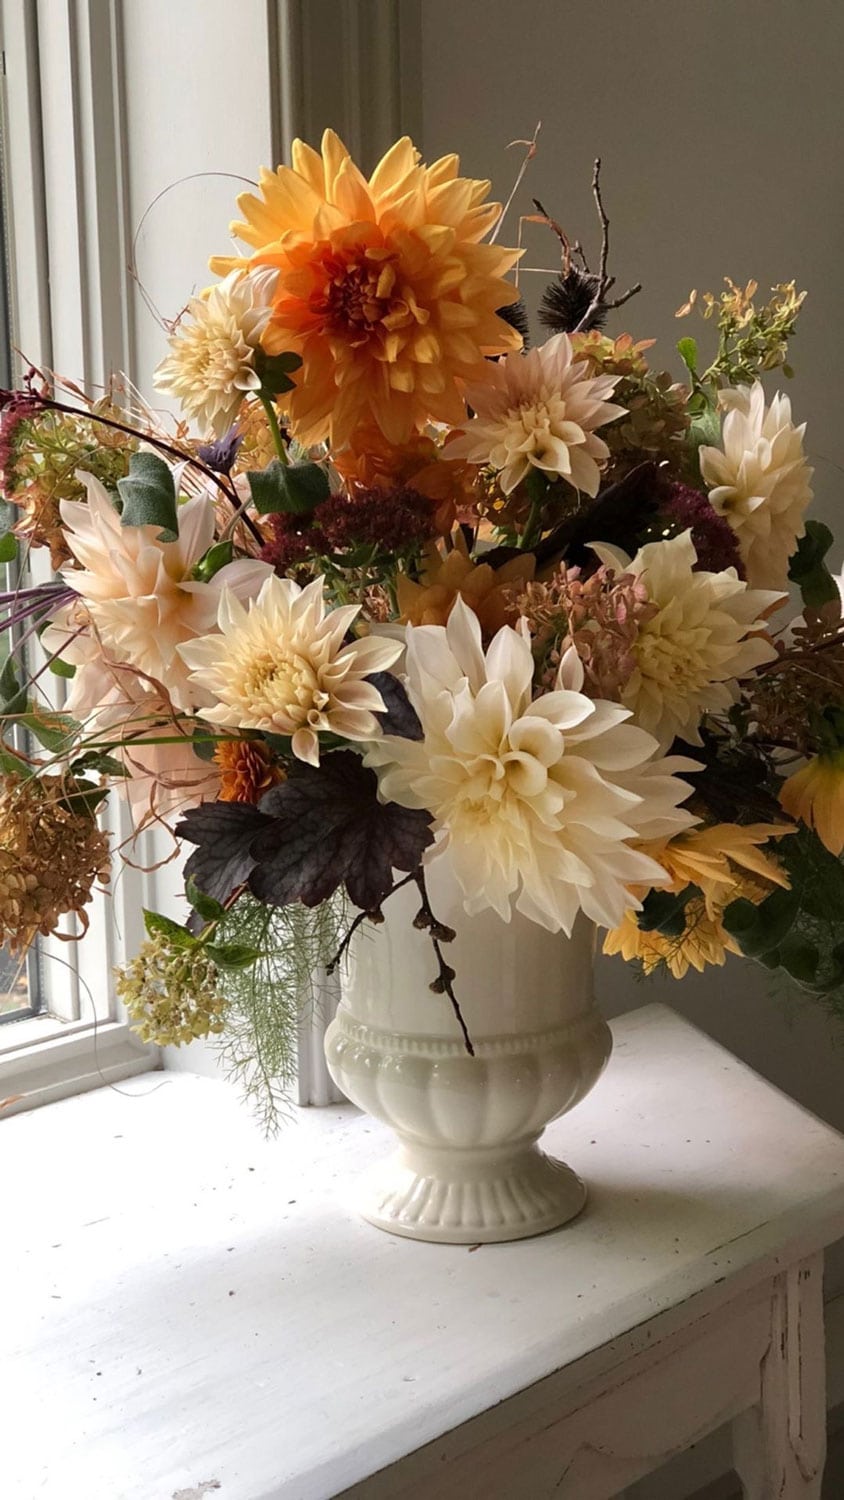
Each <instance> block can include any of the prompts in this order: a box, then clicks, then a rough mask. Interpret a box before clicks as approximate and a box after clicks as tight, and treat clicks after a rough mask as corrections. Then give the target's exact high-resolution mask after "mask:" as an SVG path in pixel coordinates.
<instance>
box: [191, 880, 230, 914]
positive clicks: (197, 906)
mask: <svg viewBox="0 0 844 1500" xmlns="http://www.w3.org/2000/svg"><path fill="white" fill-rule="evenodd" d="M185 896H186V897H187V900H188V902H189V904H190V905H191V906H192V907H193V910H194V911H195V912H196V914H197V916H198V917H201V918H202V920H203V922H216V921H217V920H218V919H219V918H220V917H222V916H223V914H224V912H225V907H224V906H223V905H222V903H221V902H220V901H215V900H214V897H213V896H209V895H208V894H207V893H206V892H205V891H202V890H200V888H199V886H198V885H197V883H196V881H195V880H194V878H193V876H192V875H191V876H190V877H189V878H188V880H187V883H186V885H185Z"/></svg>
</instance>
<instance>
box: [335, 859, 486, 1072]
mask: <svg viewBox="0 0 844 1500" xmlns="http://www.w3.org/2000/svg"><path fill="white" fill-rule="evenodd" d="M411 883H412V884H414V885H415V886H416V887H417V888H418V890H419V895H420V897H421V899H422V905H421V907H420V910H419V912H418V913H417V916H416V918H415V920H414V924H413V925H414V927H418V928H422V929H424V930H426V931H427V933H428V936H429V937H430V939H431V943H432V945H433V949H434V953H435V954H436V959H437V966H438V968H439V973H438V975H437V977H436V979H434V980H432V982H431V986H430V988H431V989H432V990H433V992H434V994H435V995H447V996H448V998H449V1000H450V1002H451V1007H452V1010H453V1011H454V1014H455V1016H456V1018H457V1023H458V1025H459V1027H460V1030H461V1032H462V1034H463V1045H464V1046H465V1048H466V1051H467V1052H468V1054H469V1056H470V1057H474V1055H475V1049H474V1047H473V1046H472V1038H471V1037H470V1035H469V1031H468V1027H467V1026H466V1022H465V1020H464V1019H463V1012H462V1011H461V1009H460V1003H459V1001H458V999H457V996H456V995H455V993H454V978H455V974H454V970H453V968H452V967H451V965H450V964H449V963H447V962H446V960H445V958H444V957H443V951H442V944H443V943H450V942H453V940H454V931H453V929H452V928H450V927H446V926H445V924H444V923H443V922H440V921H439V920H438V919H437V917H435V915H434V913H433V911H432V910H431V902H430V900H429V897H428V888H427V886H426V884H425V872H424V870H423V868H422V866H421V865H419V866H418V868H417V869H415V870H412V871H411V873H410V874H409V875H405V876H404V877H403V879H401V880H397V881H396V883H395V885H394V886H392V887H391V889H390V890H389V891H388V892H387V894H386V896H385V897H384V901H388V900H389V898H390V896H394V895H395V894H396V891H400V890H402V889H403V888H404V887H405V886H406V885H410V884H411ZM382 906H383V902H382ZM383 920H384V914H383V912H382V910H381V907H378V909H377V911H359V912H358V914H357V916H356V917H355V919H354V921H353V922H352V924H351V926H350V928H349V930H348V932H347V933H346V936H345V937H344V938H343V941H342V943H341V944H340V947H339V948H338V949H337V952H336V953H335V955H334V957H333V958H332V960H331V962H330V963H329V964H327V965H326V972H327V973H329V974H333V973H334V971H335V969H336V968H337V966H338V964H339V963H340V961H341V959H342V958H343V957H344V955H345V954H346V953H347V952H348V950H349V946H350V944H351V941H352V938H353V937H354V935H355V933H356V932H357V930H358V928H359V927H360V926H362V924H363V923H364V922H375V923H381V922H383Z"/></svg>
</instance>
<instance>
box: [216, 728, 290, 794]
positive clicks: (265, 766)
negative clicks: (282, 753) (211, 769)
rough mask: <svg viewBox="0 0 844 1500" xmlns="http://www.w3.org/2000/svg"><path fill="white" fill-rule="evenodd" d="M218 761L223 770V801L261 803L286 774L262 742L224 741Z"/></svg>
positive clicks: (217, 752) (219, 751)
mask: <svg viewBox="0 0 844 1500" xmlns="http://www.w3.org/2000/svg"><path fill="white" fill-rule="evenodd" d="M214 759H215V761H216V763H217V765H218V766H219V768H220V794H219V799H220V801H221V802H258V801H260V799H261V797H263V795H264V792H268V791H269V789H270V787H271V786H277V785H278V783H279V782H280V781H283V780H284V772H283V770H282V769H281V767H280V766H279V765H278V764H277V763H276V761H275V760H274V759H273V756H272V752H271V751H270V750H269V749H268V748H267V746H266V745H265V744H264V743H263V741H262V740H220V741H219V743H218V745H217V747H216V749H215V751H214Z"/></svg>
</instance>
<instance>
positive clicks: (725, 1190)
mask: <svg viewBox="0 0 844 1500" xmlns="http://www.w3.org/2000/svg"><path fill="white" fill-rule="evenodd" d="M660 1014H661V1015H662V1016H663V1017H665V1018H667V1019H666V1021H665V1022H664V1028H665V1038H667V1040H666V1039H663V1037H662V1036H661V1034H659V1033H655V1032H654V1029H653V1028H654V1025H655V1022H654V1017H655V1016H657V1017H658V1016H659V1015H660ZM678 1028H680V1029H682V1031H683V1033H684V1034H690V1035H691V1037H692V1039H693V1047H692V1057H691V1063H690V1065H689V1066H688V1067H687V1066H686V1065H685V1064H684V1066H683V1068H682V1069H680V1070H678V1069H676V1068H675V1070H674V1072H673V1073H672V1068H671V1058H672V1055H676V1054H673V1053H672V1040H671V1039H672V1037H674V1038H675V1040H676V1032H677V1029H678ZM614 1031H615V1034H616V1043H617V1047H616V1054H615V1061H614V1063H613V1065H612V1066H611V1068H610V1070H609V1072H608V1074H607V1075H606V1076H605V1078H604V1079H603V1080H602V1081H601V1083H600V1085H599V1086H598V1087H597V1088H596V1089H595V1091H594V1094H593V1095H591V1096H590V1099H588V1100H586V1101H585V1102H584V1103H583V1104H582V1105H581V1106H580V1107H579V1108H578V1109H577V1110H576V1111H575V1112H574V1113H573V1114H572V1116H571V1117H570V1118H569V1119H568V1120H565V1121H558V1122H557V1123H556V1124H555V1125H553V1126H552V1127H551V1128H550V1132H549V1134H550V1145H551V1147H552V1149H553V1148H554V1146H555V1145H556V1148H557V1150H558V1151H560V1152H561V1153H567V1154H568V1155H569V1156H570V1158H571V1159H572V1160H573V1161H574V1162H575V1163H576V1164H577V1165H579V1166H581V1167H583V1168H584V1169H585V1171H586V1174H587V1176H588V1179H589V1181H590V1183H591V1185H592V1188H593V1199H592V1205H591V1208H590V1209H589V1210H588V1211H587V1212H586V1214H584V1215H583V1216H582V1217H581V1219H580V1220H578V1221H577V1222H576V1223H575V1224H574V1225H572V1226H570V1227H569V1228H568V1229H566V1230H565V1231H563V1232H561V1233H560V1234H559V1235H547V1236H543V1237H541V1238H539V1239H537V1240H532V1241H524V1242H522V1243H520V1244H513V1245H500V1246H485V1247H483V1248H482V1249H481V1250H480V1252H479V1253H478V1254H473V1253H472V1252H471V1250H467V1248H466V1247H451V1246H432V1245H419V1244H413V1243H411V1242H409V1241H403V1240H399V1239H394V1238H392V1237H390V1236H389V1235H385V1234H382V1233H380V1232H379V1231H377V1230H374V1229H371V1228H369V1227H368V1226H367V1225H365V1224H364V1223H362V1222H361V1221H360V1220H359V1219H358V1218H357V1216H356V1214H355V1213H354V1211H353V1210H352V1208H351V1207H350V1204H349V1198H350V1194H351V1192H352V1191H353V1184H354V1178H355V1176H356V1174H357V1172H358V1171H359V1170H360V1169H361V1168H363V1167H365V1166H367V1165H368V1164H369V1163H370V1162H371V1161H373V1160H375V1159H377V1158H378V1157H380V1156H381V1155H382V1154H383V1152H384V1151H385V1149H387V1147H388V1135H387V1132H386V1131H385V1130H384V1129H383V1128H382V1127H381V1126H379V1125H378V1124H377V1123H375V1122H373V1121H370V1120H369V1119H367V1118H366V1117H365V1116H362V1115H360V1114H359V1113H358V1112H357V1111H356V1110H355V1109H354V1108H353V1107H352V1106H350V1105H345V1106H336V1107H328V1108H325V1109H317V1110H301V1111H300V1110H296V1111H293V1112H292V1115H291V1119H290V1121H289V1122H288V1123H287V1124H286V1125H285V1126H284V1127H283V1129H282V1134H281V1136H280V1137H279V1138H278V1139H277V1140H274V1141H270V1142H267V1141H265V1140H264V1139H263V1138H262V1137H261V1135H260V1133H259V1131H258V1129H257V1127H256V1125H255V1124H254V1122H253V1121H252V1119H251V1118H250V1116H249V1115H248V1113H247V1111H246V1110H245V1109H244V1108H243V1106H242V1104H241V1103H240V1101H239V1099H238V1096H237V1094H236V1092H235V1091H234V1090H233V1089H232V1088H230V1087H229V1086H227V1085H225V1084H222V1083H217V1082H214V1081H211V1080H209V1079H203V1078H196V1077H192V1076H190V1075H174V1074H167V1073H147V1074H145V1075H144V1076H142V1077H139V1078H135V1079H133V1080H131V1081H130V1082H128V1083H126V1084H122V1085H121V1086H120V1088H119V1089H101V1090H99V1091H98V1092H97V1093H95V1094H92V1095H89V1096H88V1097H86V1098H80V1099H70V1100H67V1101H65V1102H63V1103H62V1104H61V1105H59V1106H58V1107H57V1108H56V1109H44V1110H35V1111H32V1112H31V1113H29V1114H24V1115H21V1117H20V1118H19V1119H17V1120H13V1121H9V1122H8V1124H5V1125H4V1126H3V1127H0V1129H2V1130H4V1132H5V1133H3V1134H2V1148H3V1149H2V1151H0V1201H2V1202H3V1203H4V1205H6V1207H7V1213H6V1215H5V1222H4V1228H3V1233H2V1235H0V1282H2V1284H3V1285H4V1286H5V1287H6V1288H8V1289H9V1291H10V1295H9V1296H8V1297H7V1299H6V1307H5V1311H4V1317H3V1343H4V1351H5V1354H6V1359H7V1368H8V1370H9V1372H10V1379H9V1382H8V1391H7V1392H5V1393H4V1395H3V1399H2V1409H3V1416H4V1439H3V1453H2V1467H3V1496H4V1500H31V1497H32V1496H33V1495H36V1494H37V1495H38V1497H39V1500H68V1497H70V1496H77V1495H78V1496H82V1495H86V1496H91V1497H98V1500H99V1497H106V1496H108V1497H115V1500H116V1497H117V1496H118V1495H119V1496H120V1500H152V1497H153V1496H155V1497H159V1496H160V1497H162V1500H163V1497H169V1496H171V1495H174V1494H178V1493H179V1492H180V1491H184V1492H185V1493H186V1494H190V1495H191V1496H193V1495H196V1496H197V1497H198V1496H200V1495H204V1494H206V1492H207V1494H208V1495H209V1496H210V1495H211V1494H213V1493H215V1492H216V1490H217V1489H219V1491H220V1500H325V1497H327V1496H333V1495H337V1494H338V1493H339V1492H340V1491H342V1490H343V1489H344V1488H345V1487H346V1486H348V1485H358V1484H359V1483H360V1482H361V1481H363V1482H364V1483H366V1477H367V1476H369V1475H373V1474H375V1473H376V1472H377V1471H378V1470H379V1469H382V1468H383V1467H384V1466H386V1465H389V1464H392V1463H394V1462H396V1461H397V1460H399V1459H401V1458H402V1457H403V1456H404V1455H406V1454H410V1453H412V1452H414V1450H416V1449H417V1448H419V1447H420V1446H421V1445H423V1444H425V1443H428V1442H431V1441H433V1440H435V1439H436V1438H437V1437H438V1436H439V1435H441V1434H443V1433H445V1432H448V1431H449V1430H450V1429H452V1428H454V1427H455V1426H457V1425H459V1424H461V1423H465V1422H467V1421H468V1420H469V1419H471V1418H473V1417H474V1416H476V1415H477V1414H478V1413H481V1412H485V1411H488V1410H489V1409H490V1408H492V1409H493V1410H492V1411H490V1420H492V1421H493V1423H494V1422H495V1421H497V1420H498V1417H497V1416H496V1415H495V1413H496V1411H501V1410H503V1409H504V1408H502V1407H498V1405H497V1403H506V1402H507V1398H508V1397H511V1396H513V1395H514V1393H516V1392H518V1391H525V1390H526V1388H531V1387H532V1386H533V1385H534V1383H535V1382H537V1381H541V1380H543V1378H544V1377H545V1376H547V1375H548V1374H549V1373H550V1372H552V1371H554V1370H556V1369H558V1368H559V1367H560V1364H561V1361H562V1363H564V1364H565V1363H568V1362H569V1361H573V1360H575V1359H579V1358H581V1357H584V1356H585V1355H586V1354H587V1352H588V1351H590V1350H603V1349H608V1348H610V1347H613V1348H615V1347H617V1341H619V1340H622V1341H623V1339H624V1338H625V1337H627V1334H626V1333H625V1330H630V1329H631V1328H633V1327H635V1326H636V1325H637V1322H640V1321H648V1320H650V1319H652V1318H655V1317H656V1316H657V1315H658V1314H659V1313H660V1311H662V1310H665V1309H670V1308H672V1307H675V1306H678V1305H680V1304H682V1303H683V1302H685V1300H686V1299H688V1298H689V1297H692V1296H694V1295H696V1294H697V1293H698V1292H701V1291H704V1289H706V1294H707V1295H708V1294H709V1292H712V1291H713V1287H714V1283H713V1277H715V1276H716V1274H717V1279H718V1281H720V1282H721V1283H724V1282H726V1281H727V1280H732V1278H733V1277H740V1276H741V1274H742V1267H743V1266H744V1265H750V1264H751V1263H755V1261H756V1260H758V1257H759V1255H760V1253H764V1254H766V1255H771V1254H773V1253H774V1249H773V1247H775V1246H776V1247H786V1248H788V1247H789V1246H791V1247H792V1249H793V1246H794V1244H796V1242H797V1241H798V1240H799V1241H800V1243H801V1244H802V1242H803V1238H804V1237H805V1234H806V1225H805V1220H806V1204H807V1202H808V1203H810V1204H814V1205H815V1206H816V1208H817V1211H818V1213H820V1210H821V1208H823V1205H824V1204H825V1203H826V1201H827V1197H828V1196H829V1195H830V1194H832V1195H834V1196H835V1197H836V1202H838V1201H839V1199H840V1187H839V1186H838V1184H839V1183H840V1170H841V1145H840V1141H839V1140H838V1139H837V1138H836V1137H834V1135H833V1133H832V1132H830V1131H828V1130H826V1128H825V1127H823V1126H821V1125H819V1124H818V1122H817V1121H815V1120H813V1119H812V1118H811V1117H810V1116H808V1115H806V1114H804V1113H803V1112H802V1111H801V1110H799V1109H797V1107H796V1106H795V1105H793V1104H792V1103H791V1102H790V1101H788V1100H786V1099H785V1098H783V1096H781V1095H779V1094H778V1093H777V1092H776V1091H775V1090H773V1089H771V1088H769V1087H768V1086H767V1085H766V1084H764V1083H762V1082H761V1080H759V1079H757V1078H755V1077H754V1076H753V1075H752V1074H750V1073H749V1071H748V1070H746V1069H744V1068H743V1067H742V1066H741V1064H739V1063H737V1062H735V1061H734V1059H732V1058H730V1057H729V1056H728V1054H726V1053H723V1052H721V1051H720V1049H717V1048H715V1047H714V1046H713V1044H712V1043H710V1042H708V1041H706V1040H705V1039H704V1038H702V1037H700V1036H699V1034H698V1033H694V1032H693V1030H692V1028H688V1027H685V1026H684V1023H682V1022H680V1021H678V1020H676V1018H672V1017H671V1016H670V1013H668V1012H665V1011H662V1008H661V1007H647V1008H646V1010H644V1011H641V1012H637V1013H635V1014H634V1015H632V1016H627V1017H625V1018H624V1019H623V1020H621V1021H618V1022H616V1023H614ZM695 1037H697V1038H698V1041H697V1042H696V1043H694V1038H695ZM47 1045H49V1044H47ZM695 1047H697V1054H696V1053H695V1050H694V1049H695ZM698 1055H699V1060H698V1062H696V1061H695V1058H696V1056H698ZM704 1137H705V1138H704ZM736 1143H738V1144H736ZM716 1169H717V1171H716ZM713 1172H715V1173H716V1175H715V1176H713ZM716 1182H717V1191H716V1190H715V1184H716ZM34 1184H35V1189H34V1190H33V1185H34ZM666 1195H667V1196H666ZM649 1198H652V1199H653V1202H654V1203H655V1204H656V1205H657V1209H659V1204H660V1203H662V1204H663V1205H664V1204H665V1202H669V1203H670V1204H671V1205H672V1207H671V1211H670V1212H666V1211H656V1212H653V1211H648V1209H647V1204H648V1202H649ZM824 1211H825V1210H824ZM836 1211H838V1210H836ZM721 1244H728V1245H729V1251H730V1254H729V1259H728V1261H727V1262H726V1263H725V1267H726V1266H729V1268H730V1269H729V1274H728V1276H725V1274H724V1269H725V1267H724V1268H722V1269H719V1266H720V1265H721V1263H720V1262H719V1261H718V1256H717V1255H716V1253H715V1251H713V1249H712V1246H713V1245H715V1246H718V1245H721ZM777 1253H778V1252H777ZM789 1253H790V1252H789ZM714 1291H715V1292H716V1293H717V1295H718V1296H722V1295H723V1296H728V1295H729V1292H728V1289H723V1288H720V1287H714ZM841 1321H842V1320H841V1318H840V1317H838V1318H835V1319H832V1320H830V1332H832V1330H833V1327H834V1330H835V1332H836V1334H840V1331H841ZM833 1357H834V1358H835V1351H833ZM836 1363H837V1360H836ZM831 1375H832V1376H833V1379H832V1381H831V1385H832V1391H831V1394H833V1395H834V1394H835V1392H836V1390H837V1389H838V1387H837V1386H836V1381H835V1370H834V1369H833V1370H832V1371H831ZM839 1398H840V1393H839ZM212 1482H213V1483H212ZM375 1492H377V1493H381V1491H380V1490H377V1491H374V1493H375ZM528 1492H529V1489H526V1491H525V1493H528ZM391 1493H392V1492H391ZM432 1493H433V1492H432Z"/></svg>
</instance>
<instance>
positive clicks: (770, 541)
mask: <svg viewBox="0 0 844 1500" xmlns="http://www.w3.org/2000/svg"><path fill="white" fill-rule="evenodd" d="M720 399H721V404H722V405H723V406H724V407H726V409H727V410H726V416H725V417H724V426H723V431H722V435H721V442H722V447H721V448H706V447H704V448H701V449H700V472H701V474H702V475H703V478H704V480H705V481H706V483H707V485H708V486H709V499H710V501H711V503H712V506H713V508H714V509H715V510H716V511H718V513H719V515H722V516H724V517H725V518H726V519H727V521H729V523H730V525H731V526H732V528H733V530H734V532H735V534H736V540H737V541H738V545H739V550H740V552H741V556H742V561H743V562H744V566H745V571H746V574H747V581H748V583H749V584H751V585H752V586H753V587H754V588H769V589H770V588H775V589H784V588H786V587H787V576H788V560H789V558H790V557H791V554H792V553H793V551H794V547H795V543H796V542H797V540H798V539H799V538H800V537H801V536H802V535H803V531H804V525H803V515H804V512H805V511H806V508H807V506H808V505H809V503H810V501H811V499H812V475H813V473H814V470H813V469H812V468H810V466H809V464H808V463H807V462H806V455H805V453H804V450H803V434H804V432H805V430H806V424H805V423H801V425H800V426H799V427H795V426H794V424H793V422H792V420H791V402H790V401H789V399H788V397H787V396H782V395H777V396H775V397H774V399H773V401H772V402H771V404H770V406H768V407H766V406H765V392H764V391H763V389H762V386H761V385H760V383H759V381H758V380H757V381H756V382H755V383H754V384H753V385H752V386H739V387H738V388H737V389H735V390H726V391H722V392H721V397H720Z"/></svg>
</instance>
